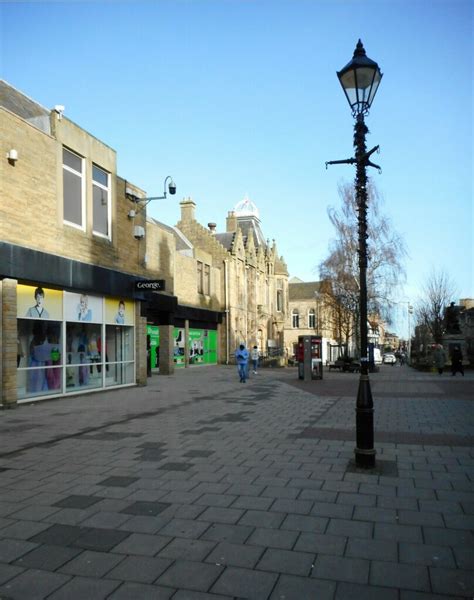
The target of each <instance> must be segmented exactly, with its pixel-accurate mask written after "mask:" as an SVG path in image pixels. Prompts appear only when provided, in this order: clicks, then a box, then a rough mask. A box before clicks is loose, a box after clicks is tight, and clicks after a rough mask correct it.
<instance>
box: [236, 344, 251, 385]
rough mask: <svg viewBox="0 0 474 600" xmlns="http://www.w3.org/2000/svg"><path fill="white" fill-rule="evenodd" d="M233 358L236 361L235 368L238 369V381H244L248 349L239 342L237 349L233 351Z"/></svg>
mask: <svg viewBox="0 0 474 600" xmlns="http://www.w3.org/2000/svg"><path fill="white" fill-rule="evenodd" d="M235 359H236V361H237V368H238V371H239V377H240V383H245V381H246V379H247V365H248V362H249V351H248V350H247V348H246V347H245V346H244V344H240V346H239V349H238V350H237V351H236V352H235Z"/></svg>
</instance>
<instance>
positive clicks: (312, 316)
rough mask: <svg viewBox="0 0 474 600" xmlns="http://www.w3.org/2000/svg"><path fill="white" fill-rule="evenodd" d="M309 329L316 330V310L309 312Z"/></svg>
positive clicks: (312, 309)
mask: <svg viewBox="0 0 474 600" xmlns="http://www.w3.org/2000/svg"><path fill="white" fill-rule="evenodd" d="M308 327H309V328H310V329H315V328H316V313H315V312H314V308H311V309H310V310H309V312H308Z"/></svg>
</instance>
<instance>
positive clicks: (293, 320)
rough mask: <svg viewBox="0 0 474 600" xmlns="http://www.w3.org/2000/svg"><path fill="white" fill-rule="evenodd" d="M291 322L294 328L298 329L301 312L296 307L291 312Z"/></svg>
mask: <svg viewBox="0 0 474 600" xmlns="http://www.w3.org/2000/svg"><path fill="white" fill-rule="evenodd" d="M291 324H292V327H293V329H298V328H299V326H300V314H299V312H298V311H297V309H296V308H294V309H293V312H292V313H291Z"/></svg>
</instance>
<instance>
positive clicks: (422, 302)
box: [415, 270, 455, 344]
mask: <svg viewBox="0 0 474 600" xmlns="http://www.w3.org/2000/svg"><path fill="white" fill-rule="evenodd" d="M422 289H423V296H422V297H421V298H420V299H419V300H418V301H417V305H416V308H415V318H416V321H417V323H418V325H423V326H424V327H425V328H426V329H427V330H428V331H429V333H430V334H431V336H432V338H433V341H434V342H436V343H437V344H440V343H441V341H442V338H443V333H444V332H445V310H446V307H447V306H448V305H449V303H450V302H451V300H452V299H453V297H454V295H455V285H454V283H453V281H452V280H451V278H450V277H449V275H448V274H447V273H446V272H445V271H436V270H433V271H431V273H430V275H429V276H428V278H427V279H426V282H425V284H424V286H423V288H422Z"/></svg>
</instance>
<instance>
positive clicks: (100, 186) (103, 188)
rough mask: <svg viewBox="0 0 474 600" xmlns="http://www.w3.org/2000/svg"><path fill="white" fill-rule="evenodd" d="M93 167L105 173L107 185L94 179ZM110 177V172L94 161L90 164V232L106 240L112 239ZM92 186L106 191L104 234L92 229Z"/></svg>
mask: <svg viewBox="0 0 474 600" xmlns="http://www.w3.org/2000/svg"><path fill="white" fill-rule="evenodd" d="M94 167H96V168H97V169H99V170H100V171H102V173H105V174H106V175H107V186H105V185H104V184H103V183H100V182H99V181H96V180H95V179H94ZM110 182H111V177H110V173H109V171H106V170H105V169H104V168H102V167H99V165H97V164H96V163H93V164H92V233H93V235H96V236H97V237H101V238H104V239H106V240H111V239H112V202H111V197H112V194H111V189H110V188H111V185H110ZM94 186H97V187H98V188H100V189H101V190H104V191H105V192H107V231H108V233H107V234H104V233H102V232H100V231H96V230H95V229H94Z"/></svg>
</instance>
